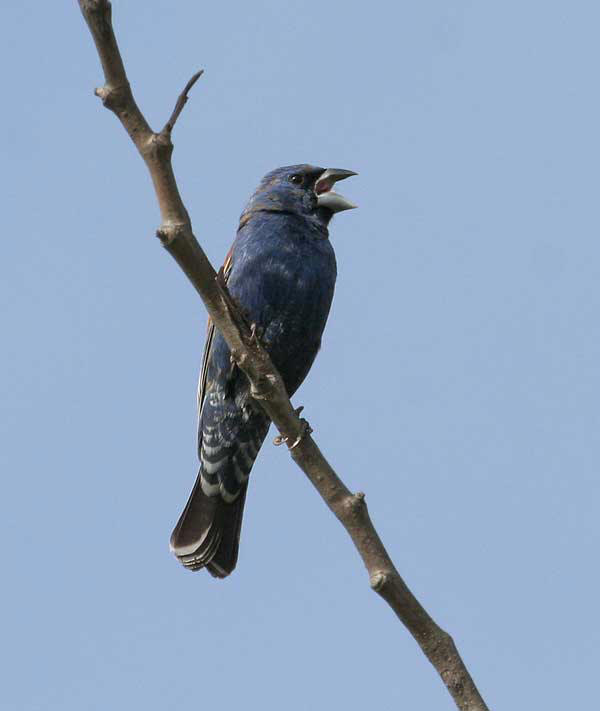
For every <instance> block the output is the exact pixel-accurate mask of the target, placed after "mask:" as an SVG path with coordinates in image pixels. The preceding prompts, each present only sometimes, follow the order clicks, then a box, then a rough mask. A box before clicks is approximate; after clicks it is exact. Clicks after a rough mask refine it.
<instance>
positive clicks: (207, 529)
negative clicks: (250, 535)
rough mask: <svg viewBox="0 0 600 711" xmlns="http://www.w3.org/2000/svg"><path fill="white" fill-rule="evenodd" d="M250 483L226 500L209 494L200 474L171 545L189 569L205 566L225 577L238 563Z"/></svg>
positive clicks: (175, 530)
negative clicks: (201, 481)
mask: <svg viewBox="0 0 600 711" xmlns="http://www.w3.org/2000/svg"><path fill="white" fill-rule="evenodd" d="M247 488H248V484H247V483H246V484H244V486H243V488H242V490H241V491H240V493H239V495H238V496H237V497H236V499H235V500H234V501H232V502H230V503H227V502H226V501H224V500H223V498H222V497H221V496H220V495H219V494H217V495H215V496H207V495H206V494H205V493H204V491H203V490H202V486H201V483H200V476H198V479H197V480H196V484H195V485H194V489H193V491H192V493H191V495H190V498H189V501H188V503H187V505H186V507H185V509H184V511H183V513H182V514H181V517H180V519H179V521H178V522H177V525H176V526H175V529H174V530H173V533H172V534H171V542H170V548H171V550H172V551H173V553H174V554H175V555H176V556H177V558H179V560H180V561H181V563H182V564H183V565H184V566H185V567H186V568H188V569H189V570H199V569H200V568H204V567H206V568H207V570H208V571H209V572H210V573H211V575H213V576H215V577H218V578H224V577H226V576H227V575H229V574H230V573H231V572H232V571H233V569H234V568H235V565H236V563H237V557H238V549H239V541H240V531H241V528H242V517H243V512H244V502H245V500H246V491H247Z"/></svg>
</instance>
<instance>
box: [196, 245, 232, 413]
mask: <svg viewBox="0 0 600 711" xmlns="http://www.w3.org/2000/svg"><path fill="white" fill-rule="evenodd" d="M232 267H233V247H232V248H231V249H230V250H229V252H227V256H226V257H225V262H224V263H223V279H224V281H225V283H227V279H229V275H230V274H231V268H232ZM214 335H215V324H214V323H213V322H212V319H211V318H210V316H209V317H208V323H207V324H206V344H205V346H204V354H203V355H202V367H201V368H200V377H199V378H198V416H200V413H201V412H202V403H203V402H204V396H205V395H206V376H207V373H208V361H209V360H210V349H211V346H212V342H213V338H214Z"/></svg>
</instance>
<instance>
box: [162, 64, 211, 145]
mask: <svg viewBox="0 0 600 711" xmlns="http://www.w3.org/2000/svg"><path fill="white" fill-rule="evenodd" d="M203 74H204V69H201V70H200V71H199V72H196V73H195V74H194V76H193V77H192V78H191V79H190V80H189V81H188V83H187V84H186V85H185V88H184V90H183V91H182V92H181V94H179V98H178V99H177V103H176V104H175V108H174V109H173V113H172V114H171V118H170V119H169V120H168V121H167V123H166V124H165V127H164V128H163V130H162V131H161V133H169V134H170V133H171V132H172V131H173V128H174V126H175V122H176V121H177V119H178V118H179V114H180V113H181V112H182V111H183V107H184V106H185V105H186V103H187V100H188V93H189V92H190V89H191V88H192V87H193V86H194V84H195V83H196V82H197V81H198V79H200V77H201V76H202V75H203Z"/></svg>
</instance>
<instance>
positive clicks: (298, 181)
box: [290, 173, 304, 185]
mask: <svg viewBox="0 0 600 711" xmlns="http://www.w3.org/2000/svg"><path fill="white" fill-rule="evenodd" d="M290 180H291V181H292V183H294V185H302V183H303V182H304V176H302V175H298V174H297V173H296V174H295V175H292V176H291V178H290Z"/></svg>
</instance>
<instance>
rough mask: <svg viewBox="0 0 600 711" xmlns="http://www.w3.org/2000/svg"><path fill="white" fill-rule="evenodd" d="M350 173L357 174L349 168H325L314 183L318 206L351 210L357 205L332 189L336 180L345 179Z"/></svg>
mask: <svg viewBox="0 0 600 711" xmlns="http://www.w3.org/2000/svg"><path fill="white" fill-rule="evenodd" d="M351 175H357V173H354V172H352V171H351V170H342V169H341V168H327V170H325V171H324V172H323V173H321V175H320V176H319V178H318V179H317V181H316V183H315V193H316V195H317V204H318V206H319V207H326V208H327V209H328V210H331V212H342V211H343V210H352V209H353V208H355V207H358V206H357V205H354V204H353V203H351V202H350V201H349V200H346V198H345V197H342V196H341V195H338V193H336V192H334V191H333V190H332V188H333V186H334V185H335V183H337V181H338V180H345V179H346V178H349V177H350V176H351Z"/></svg>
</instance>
